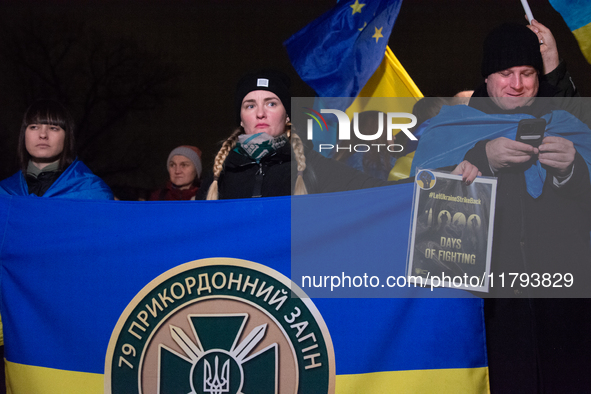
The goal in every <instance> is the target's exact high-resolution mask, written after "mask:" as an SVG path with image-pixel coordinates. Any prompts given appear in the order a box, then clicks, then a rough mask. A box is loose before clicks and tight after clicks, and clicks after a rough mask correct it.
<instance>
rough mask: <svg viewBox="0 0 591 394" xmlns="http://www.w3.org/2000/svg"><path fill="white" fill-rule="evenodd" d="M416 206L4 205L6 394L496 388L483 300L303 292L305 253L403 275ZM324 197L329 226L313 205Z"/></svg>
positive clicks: (333, 202) (302, 201) (404, 192)
mask: <svg viewBox="0 0 591 394" xmlns="http://www.w3.org/2000/svg"><path fill="white" fill-rule="evenodd" d="M411 200H412V185H410V184H409V185H395V186H389V187H384V188H379V189H368V190H361V191H355V192H345V193H334V194H327V195H316V196H302V197H299V198H293V199H292V198H289V197H278V198H269V199H265V198H261V199H248V200H226V201H214V202H211V201H203V202H155V203H154V202H145V203H138V202H115V201H102V202H99V201H80V200H59V199H49V198H28V197H4V196H1V197H0V240H1V243H0V261H1V264H2V265H1V270H0V275H1V277H0V278H1V284H2V286H1V292H2V304H1V308H2V309H1V313H2V318H3V321H4V334H5V357H6V372H7V381H8V385H9V390H10V391H9V392H12V393H37V394H49V393H60V394H64V393H66V394H67V393H102V392H112V393H132V392H140V391H141V392H143V393H156V392H169V393H187V392H196V393H206V392H210V393H211V392H216V391H215V390H217V392H223V391H221V390H222V389H226V388H227V389H228V391H227V392H238V391H241V392H244V393H245V394H247V393H255V392H256V393H278V392H280V393H296V392H299V393H306V394H308V393H324V392H336V393H339V394H352V393H361V392H365V393H387V392H403V393H405V392H406V393H417V392H437V393H458V392H470V393H486V392H488V368H487V361H486V351H485V338H484V323H483V315H482V301H481V300H479V299H475V298H464V299H453V298H452V299H419V298H408V299H407V298H358V299H357V298H322V299H312V300H310V299H307V298H306V297H305V296H303V295H302V293H301V291H300V290H298V289H297V288H296V287H294V286H292V287H291V289H292V290H293V291H294V293H293V294H295V296H289V291H288V290H289V287H286V286H289V284H288V282H289V281H288V280H287V279H286V277H290V276H291V271H292V267H291V261H292V255H293V253H294V250H293V249H292V248H293V246H292V245H299V246H303V247H304V248H305V249H306V251H307V252H310V251H313V253H308V255H310V256H323V257H322V259H323V261H324V262H325V263H324V265H326V266H335V265H334V264H337V266H338V264H339V263H340V259H341V257H337V256H341V255H342V253H343V252H344V251H347V252H346V253H345V254H346V255H348V256H353V255H354V256H355V257H354V258H355V259H362V260H363V261H361V260H359V261H358V262H357V267H358V269H360V270H363V269H368V267H370V266H371V264H369V263H370V262H374V263H375V262H376V261H380V259H381V260H382V261H383V260H384V259H387V261H383V264H387V267H388V270H389V271H391V272H392V274H393V275H394V274H396V275H398V274H403V273H404V272H405V261H406V248H405V247H404V246H403V245H404V243H405V242H402V241H401V242H400V245H398V244H396V245H393V246H390V245H391V242H390V240H392V239H406V238H407V232H408V223H409V218H410V207H411ZM318 201H321V202H322V213H321V216H319V215H318V212H317V211H316V210H313V209H310V210H309V209H306V207H305V205H306V204H308V203H316V202H318ZM361 201H362V202H363V203H360V202H361ZM368 201H369V202H370V203H368ZM293 202H295V203H296V205H297V206H298V207H299V208H303V209H298V217H297V220H296V221H295V222H294V220H292V209H293V205H292V203H293ZM365 207H368V209H370V211H367V210H365V209H364V208H365ZM344 217H347V225H346V226H343V222H342V220H343V218H344ZM338 218H340V220H335V219H338ZM370 219H371V220H370ZM306 223H307V225H306ZM294 224H296V225H297V226H295V227H294ZM369 225H371V226H370V227H368V226H369ZM306 228H310V229H313V230H314V231H313V232H306V231H301V230H302V229H303V230H305V229H306ZM361 228H368V229H369V230H370V231H369V233H365V235H363V236H357V235H356V233H355V232H356V231H357V229H361ZM312 233H313V235H314V239H315V240H316V241H314V240H312V241H313V242H311V243H310V242H309V241H310V240H309V239H308V238H307V237H310V236H311V234H312ZM318 241H321V242H318ZM366 242H369V243H370V244H369V245H368V244H367V243H366ZM306 245H308V246H306ZM368 246H370V247H368ZM351 250H357V253H350V252H349V251H351ZM296 255H297V251H296ZM330 256H334V257H330ZM345 257H346V258H349V259H350V258H352V257H347V256H345ZM314 258H318V257H314ZM315 265H316V266H321V264H320V263H316V264H315ZM368 273H370V272H369V271H368ZM334 274H335V275H341V272H340V271H339V272H335V273H334ZM355 274H356V273H354V272H352V273H351V275H355ZM293 280H294V281H295V283H296V284H297V285H299V286H300V287H302V290H303V291H306V290H310V289H309V288H307V286H306V285H305V282H302V280H301V278H300V279H297V278H293ZM321 280H322V278H320V281H321ZM317 282H318V280H317V279H315V280H314V283H315V284H317ZM372 283H373V282H372ZM349 290H355V289H349ZM386 290H387V288H385V289H382V290H381V291H386ZM312 302H313V303H312ZM335 375H336V377H335ZM158 390H159V391H158ZM212 390H213V391H212Z"/></svg>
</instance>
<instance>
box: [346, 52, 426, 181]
mask: <svg viewBox="0 0 591 394" xmlns="http://www.w3.org/2000/svg"><path fill="white" fill-rule="evenodd" d="M360 97H362V98H364V99H361V100H360V99H359V98H360ZM366 97H371V99H369V100H368V99H367V98H366ZM382 97H388V98H389V97H397V98H399V99H398V100H396V102H395V103H393V102H392V99H389V100H388V102H387V103H385V102H384V100H383V99H381V98H382ZM422 97H423V93H421V91H420V90H419V88H418V87H417V85H416V84H415V83H414V82H413V80H412V79H411V78H410V76H409V75H408V73H407V72H406V70H405V69H404V67H402V64H400V62H399V61H398V59H397V58H396V56H395V55H394V53H393V52H392V50H391V49H390V47H388V46H387V47H386V53H385V54H384V59H383V60H382V62H381V63H380V65H379V67H378V68H377V70H376V71H375V73H374V74H373V75H372V77H371V78H370V79H369V81H368V82H367V83H366V84H365V86H364V87H363V89H362V90H361V92H360V93H359V96H357V98H356V99H355V101H353V103H352V104H351V106H350V107H349V108H347V111H346V113H347V115H348V116H349V119H353V113H354V112H363V111H382V112H384V106H385V104H386V105H388V106H391V107H393V108H396V112H408V113H412V108H413V106H414V105H415V103H416V102H417V101H419V99H420V98H422ZM398 132H399V131H398ZM413 156H414V153H410V154H409V155H407V156H405V157H401V158H399V159H398V160H397V161H396V164H395V166H394V168H393V169H392V170H391V171H390V175H389V176H388V180H398V179H404V178H408V177H409V175H410V163H411V162H412V157H413ZM408 158H410V160H409V159H408Z"/></svg>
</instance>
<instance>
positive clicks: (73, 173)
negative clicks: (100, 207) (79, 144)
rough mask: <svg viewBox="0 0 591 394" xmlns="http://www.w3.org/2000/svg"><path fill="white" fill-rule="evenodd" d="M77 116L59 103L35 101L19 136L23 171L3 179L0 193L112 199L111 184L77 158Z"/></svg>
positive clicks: (19, 152) (19, 156) (24, 120)
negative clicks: (75, 117) (75, 140)
mask: <svg viewBox="0 0 591 394" xmlns="http://www.w3.org/2000/svg"><path fill="white" fill-rule="evenodd" d="M74 147H75V142H74V120H73V119H72V116H71V115H70V113H69V112H68V110H67V109H66V108H65V107H64V106H63V105H62V104H60V103H58V102H56V101H51V100H39V101H36V102H34V103H33V104H32V105H31V106H30V107H29V108H28V109H27V112H26V113H25V116H24V118H23V122H22V124H21V130H20V134H19V138H18V160H19V165H20V171H19V172H17V173H16V174H14V175H13V176H11V177H10V178H7V179H5V180H3V181H2V182H0V195H1V194H8V195H17V196H29V195H35V196H38V197H58V198H79V199H105V200H107V199H109V200H112V199H113V193H112V192H111V190H110V189H109V187H108V186H107V185H106V184H105V183H104V182H103V181H102V180H101V179H100V178H99V177H97V176H96V175H94V174H93V173H92V172H91V171H90V169H89V168H88V167H86V166H85V165H84V164H83V163H82V162H81V161H79V160H77V159H76V154H75V149H74Z"/></svg>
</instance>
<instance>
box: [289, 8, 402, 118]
mask: <svg viewBox="0 0 591 394" xmlns="http://www.w3.org/2000/svg"><path fill="white" fill-rule="evenodd" d="M355 3H356V2H355V1H353V0H349V1H340V2H339V3H338V4H337V5H336V6H335V7H334V8H333V9H332V10H330V11H328V12H327V13H325V14H324V15H322V16H321V17H320V18H318V19H316V20H314V21H313V22H312V23H310V24H309V25H307V26H306V27H304V28H303V29H302V30H300V31H299V32H297V33H296V34H294V35H293V36H292V37H290V38H289V39H288V40H287V41H286V42H285V43H284V45H285V47H286V48H287V52H288V54H289V58H290V59H291V63H292V64H293V66H294V68H295V69H296V71H297V72H298V74H299V75H300V77H301V78H302V80H304V81H305V82H306V83H307V84H308V85H310V87H311V88H312V89H314V90H315V91H316V94H317V95H318V96H321V97H342V98H344V99H343V100H341V102H339V104H337V105H336V106H332V107H331V108H342V109H344V108H347V107H348V106H349V105H350V104H351V103H352V102H353V98H354V97H356V96H357V94H359V92H360V91H361V89H362V88H363V86H365V84H366V83H367V81H368V80H369V78H370V77H371V76H372V75H373V73H374V72H375V70H376V69H377V67H378V66H379V64H380V62H381V61H382V59H383V58H384V53H385V51H386V46H387V44H388V38H389V37H390V33H391V31H392V26H394V21H395V20H396V17H397V16H398V12H399V10H400V5H401V3H402V0H374V1H366V2H363V3H361V4H364V6H363V7H362V8H361V12H355V13H354V9H353V8H352V7H351V6H352V5H354V4H355ZM364 26H365V27H364ZM360 29H361V31H360ZM376 29H381V34H382V36H383V38H379V39H378V41H377V43H376V38H374V37H373V36H374V35H375V34H376Z"/></svg>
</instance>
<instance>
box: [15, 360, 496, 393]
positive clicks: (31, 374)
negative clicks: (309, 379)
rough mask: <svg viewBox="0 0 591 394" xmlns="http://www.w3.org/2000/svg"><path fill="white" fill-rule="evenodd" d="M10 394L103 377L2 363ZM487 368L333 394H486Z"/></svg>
mask: <svg viewBox="0 0 591 394" xmlns="http://www.w3.org/2000/svg"><path fill="white" fill-rule="evenodd" d="M5 365H6V386H7V392H8V393H9V394H29V393H35V394H86V393H88V394H94V393H96V394H99V393H102V392H103V390H104V376H103V375H102V374H94V373H85V372H74V371H63V370H59V369H52V368H43V367H35V366H31V365H23V364H17V363H12V362H8V361H6V362H5ZM488 387H489V384H488V368H486V367H484V368H465V369H426V370H415V371H390V372H374V373H366V374H355V375H337V377H336V394H358V393H372V394H381V393H393V392H396V393H409V394H414V393H438V394H446V393H449V394H455V393H472V394H479V393H483V394H487V393H489V392H490V391H489V388H488Z"/></svg>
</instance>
